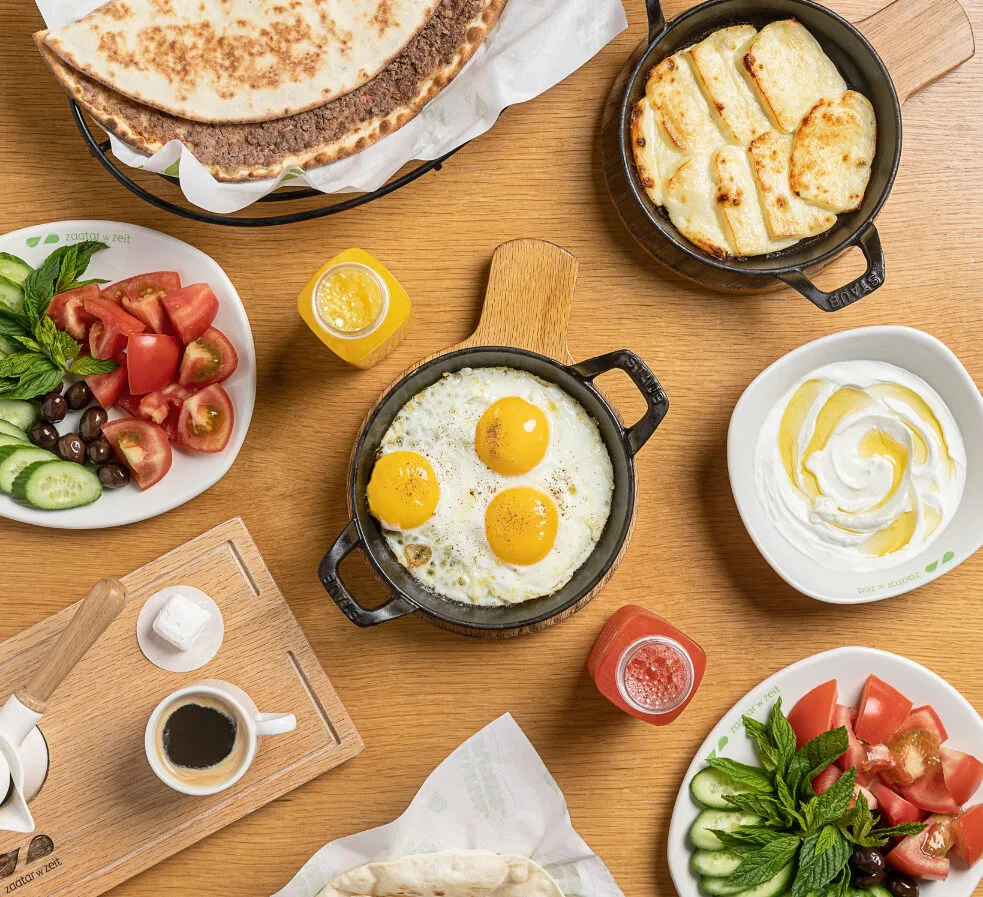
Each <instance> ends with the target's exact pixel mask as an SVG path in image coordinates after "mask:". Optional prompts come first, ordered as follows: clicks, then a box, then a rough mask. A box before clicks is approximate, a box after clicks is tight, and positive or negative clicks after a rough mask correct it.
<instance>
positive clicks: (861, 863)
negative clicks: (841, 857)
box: [850, 845, 884, 887]
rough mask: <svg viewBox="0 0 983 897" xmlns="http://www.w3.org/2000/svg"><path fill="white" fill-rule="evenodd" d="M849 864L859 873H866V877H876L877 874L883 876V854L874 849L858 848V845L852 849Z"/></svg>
mask: <svg viewBox="0 0 983 897" xmlns="http://www.w3.org/2000/svg"><path fill="white" fill-rule="evenodd" d="M850 862H851V863H853V867H854V868H855V869H857V870H858V871H859V872H866V873H867V874H868V875H877V873H879V872H880V873H882V874H883V872H884V854H883V853H881V852H880V851H879V850H877V848H875V847H860V846H859V845H858V846H857V847H854V848H853V856H852V857H851V858H850ZM879 883H880V882H878V884H879ZM857 887H860V885H857Z"/></svg>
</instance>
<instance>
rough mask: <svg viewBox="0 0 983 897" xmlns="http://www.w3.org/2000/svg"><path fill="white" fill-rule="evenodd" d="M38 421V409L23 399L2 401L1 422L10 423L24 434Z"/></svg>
mask: <svg viewBox="0 0 983 897" xmlns="http://www.w3.org/2000/svg"><path fill="white" fill-rule="evenodd" d="M37 419H38V407H37V405H35V404H34V403H33V402H25V401H23V400H21V399H0V420H6V421H10V423H12V424H13V425H14V426H15V427H20V428H21V429H22V430H24V432H27V431H28V430H29V429H30V428H31V424H33V423H34V421H36V420H37Z"/></svg>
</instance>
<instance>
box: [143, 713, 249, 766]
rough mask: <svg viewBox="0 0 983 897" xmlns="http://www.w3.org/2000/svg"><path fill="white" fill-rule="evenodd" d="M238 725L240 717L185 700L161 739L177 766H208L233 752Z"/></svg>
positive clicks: (172, 715)
mask: <svg viewBox="0 0 983 897" xmlns="http://www.w3.org/2000/svg"><path fill="white" fill-rule="evenodd" d="M236 729H237V726H236V721H235V720H234V719H233V718H232V717H231V716H228V715H227V714H225V713H222V711H221V710H216V709H215V708H214V707H206V706H203V705H201V704H182V705H181V706H180V707H178V709H177V710H175V711H174V712H173V713H172V714H171V715H170V716H169V717H168V718H167V722H166V723H164V732H163V737H162V739H161V743H162V744H163V747H164V753H165V754H167V758H168V760H170V761H171V763H173V764H174V765H175V766H183V767H184V768H185V769H208V768H209V767H211V766H217V765H218V764H219V763H221V762H222V761H223V760H224V759H225V758H226V757H228V756H229V754H231V753H232V749H233V748H234V747H235V743H236Z"/></svg>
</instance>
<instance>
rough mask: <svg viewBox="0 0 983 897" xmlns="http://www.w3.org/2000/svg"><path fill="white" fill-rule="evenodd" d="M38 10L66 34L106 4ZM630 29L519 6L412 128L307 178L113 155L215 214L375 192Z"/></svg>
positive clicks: (614, 5)
mask: <svg viewBox="0 0 983 897" xmlns="http://www.w3.org/2000/svg"><path fill="white" fill-rule="evenodd" d="M37 5H38V9H39V10H40V11H41V15H42V16H43V17H44V21H45V23H46V24H47V26H48V27H49V28H58V27H60V26H62V25H67V24H68V23H70V22H74V21H75V20H76V19H79V18H81V17H82V16H84V15H85V14H86V13H88V12H90V11H91V10H92V9H93V8H94V7H97V6H100V5H101V2H100V0H37ZM627 27H628V21H627V19H626V17H625V10H624V7H623V6H622V5H621V0H510V2H509V3H508V4H507V5H506V7H505V10H504V12H503V13H502V15H501V17H500V19H499V21H498V24H497V25H496V26H495V27H494V28H493V29H492V31H491V33H490V34H489V35H488V38H487V39H486V40H485V42H484V43H483V44H482V45H481V47H479V48H478V51H477V52H476V53H475V55H474V57H473V58H472V59H471V61H470V63H469V64H468V65H467V66H466V67H465V69H464V71H462V72H461V73H460V74H459V75H458V76H457V77H456V78H455V79H454V80H453V81H452V82H451V84H450V85H449V86H448V87H447V88H445V89H444V90H443V91H442V92H441V93H440V94H439V95H438V96H437V98H436V99H435V100H434V101H433V102H431V103H430V104H429V105H428V106H426V107H425V108H424V110H423V111H422V112H421V113H420V114H419V115H418V116H417V117H416V118H415V119H413V121H411V122H410V123H409V124H407V125H406V126H405V127H403V128H400V130H398V131H396V132H395V133H393V134H390V135H389V136H388V137H386V138H385V139H383V140H380V141H379V142H378V143H376V144H374V145H373V146H370V147H368V148H367V149H365V150H363V151H362V152H360V153H356V154H355V155H354V156H349V157H348V158H347V159H341V160H340V161H338V162H333V163H332V164H330V165H325V166H322V167H321V168H315V169H312V170H311V171H309V172H306V173H305V172H303V171H301V170H300V169H291V170H288V171H286V172H284V173H283V174H281V175H280V176H279V177H278V178H275V179H273V178H269V179H266V180H262V181H251V182H249V183H245V184H223V183H219V182H218V181H216V180H215V179H214V178H213V177H212V176H211V175H210V174H209V173H208V171H207V170H206V169H205V168H204V167H203V166H202V165H201V164H200V163H199V162H198V161H197V160H196V159H195V158H194V156H193V155H192V154H191V153H190V151H189V150H188V149H187V148H186V147H185V146H184V145H183V144H182V143H181V142H180V141H177V140H172V141H171V142H170V143H168V144H167V145H166V146H164V147H163V148H162V149H160V150H159V151H158V152H156V153H155V154H154V155H153V156H151V157H150V158H149V159H148V158H147V157H146V156H142V155H140V154H139V153H137V152H134V151H133V150H132V149H130V148H129V147H127V146H126V145H125V144H123V143H121V142H120V141H118V140H116V138H112V145H113V153H114V154H115V155H116V157H117V158H118V159H120V160H121V161H122V162H124V163H125V164H126V165H129V166H131V167H133V168H146V169H148V170H149V171H155V172H158V173H161V174H163V173H167V174H178V176H179V178H180V181H181V189H182V191H183V192H184V195H185V196H186V197H187V198H188V200H189V201H190V202H192V203H194V204H195V205H197V206H200V207H201V208H203V209H207V210H208V211H210V212H219V213H227V212H234V211H236V210H238V209H242V208H245V207H246V206H248V205H250V204H251V203H253V202H255V201H256V200H257V199H259V198H260V197H261V196H265V195H266V194H267V193H269V192H270V191H271V190H274V189H275V188H276V187H277V186H278V185H279V184H280V182H281V181H283V180H285V179H290V180H296V181H298V182H300V183H304V184H307V185H309V186H311V187H314V188H315V189H317V190H320V191H321V192H322V193H350V192H365V191H370V190H375V189H377V188H378V187H381V186H382V185H383V184H384V183H385V182H386V181H387V180H389V178H390V177H392V175H393V174H395V173H396V172H397V171H398V170H399V169H400V168H402V167H403V165H405V164H406V163H407V162H409V161H411V160H413V159H436V158H438V157H440V156H442V155H444V154H445V153H448V152H450V151H451V150H452V149H454V148H455V147H458V146H461V145H462V144H464V143H467V141H469V140H471V139H472V138H473V137H477V136H478V135H479V134H484V133H485V131H487V130H488V129H489V128H490V127H491V126H492V125H493V124H495V121H496V119H497V118H498V116H499V115H500V114H501V112H502V110H503V109H505V107H506V106H512V105H515V104H516V103H524V102H525V101H526V100H530V99H532V98H533V97H535V96H538V95H539V94H541V93H543V92H545V91H547V90H549V89H550V88H551V87H553V86H554V85H555V84H558V83H559V82H560V81H562V80H563V79H564V78H566V77H567V76H568V75H570V74H572V73H573V72H575V71H576V70H577V69H578V68H580V67H581V66H582V65H584V64H585V63H586V62H587V61H588V60H590V59H591V58H592V57H593V56H594V55H595V54H597V53H598V52H599V51H600V50H601V48H602V47H604V46H605V45H606V44H607V43H609V42H610V41H611V40H612V39H613V38H614V37H615V36H616V35H618V34H619V33H620V32H621V31H623V30H624V29H625V28H627ZM177 163H180V165H179V166H178V164H177Z"/></svg>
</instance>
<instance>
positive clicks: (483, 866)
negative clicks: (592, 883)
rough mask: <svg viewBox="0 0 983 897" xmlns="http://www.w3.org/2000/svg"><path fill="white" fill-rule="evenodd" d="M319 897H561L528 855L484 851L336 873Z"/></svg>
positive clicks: (456, 852)
mask: <svg viewBox="0 0 983 897" xmlns="http://www.w3.org/2000/svg"><path fill="white" fill-rule="evenodd" d="M317 897H564V895H563V892H562V891H561V890H560V886H559V885H558V884H557V883H556V882H555V881H553V879H552V878H551V877H550V875H549V873H548V872H547V871H546V870H545V869H543V868H542V866H539V865H537V864H536V863H534V862H533V861H532V860H529V859H526V857H520V856H514V855H508V854H498V853H492V852H491V851H488V850H448V851H441V852H439V853H421V854H414V855H412V856H405V857H402V858H400V859H398V860H391V861H389V862H380V863H368V864H366V865H365V866H360V867H358V868H357V869H352V870H351V871H350V872H346V873H345V874H344V875H339V876H338V877H337V878H336V879H335V880H334V881H332V882H331V883H330V884H329V885H328V886H327V887H326V888H324V889H323V890H322V891H321V892H320V893H319V894H318V895H317Z"/></svg>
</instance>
